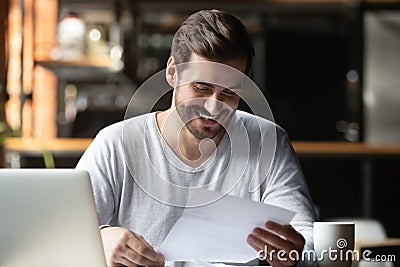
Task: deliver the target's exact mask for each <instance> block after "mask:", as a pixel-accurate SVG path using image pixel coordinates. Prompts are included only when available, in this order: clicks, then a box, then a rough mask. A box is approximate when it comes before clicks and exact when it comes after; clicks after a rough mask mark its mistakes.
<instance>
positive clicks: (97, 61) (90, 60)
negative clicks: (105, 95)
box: [36, 56, 114, 68]
mask: <svg viewBox="0 0 400 267" xmlns="http://www.w3.org/2000/svg"><path fill="white" fill-rule="evenodd" d="M113 63H114V62H113V61H112V59H111V58H110V57H109V56H96V57H94V56H91V57H89V56H86V57H82V58H79V59H77V60H52V59H44V60H37V61H36V64H40V65H42V66H44V67H48V68H58V67H93V68H111V67H112V66H113Z"/></svg>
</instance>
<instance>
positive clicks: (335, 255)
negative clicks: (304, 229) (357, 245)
mask: <svg viewBox="0 0 400 267" xmlns="http://www.w3.org/2000/svg"><path fill="white" fill-rule="evenodd" d="M314 250H315V252H316V257H317V260H318V266H320V267H350V266H351V264H352V262H353V261H354V260H355V258H356V255H355V254H354V223H352V222H314Z"/></svg>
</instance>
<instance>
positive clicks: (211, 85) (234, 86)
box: [193, 81, 242, 90]
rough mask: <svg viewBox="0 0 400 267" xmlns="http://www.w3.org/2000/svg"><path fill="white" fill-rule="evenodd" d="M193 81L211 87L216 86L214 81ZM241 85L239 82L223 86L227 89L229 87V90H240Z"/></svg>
mask: <svg viewBox="0 0 400 267" xmlns="http://www.w3.org/2000/svg"><path fill="white" fill-rule="evenodd" d="M193 83H198V84H201V85H205V86H209V87H212V88H214V84H212V83H207V82H202V81H194V82H193ZM241 86H242V85H239V84H237V85H236V84H235V85H233V86H230V87H225V86H222V87H224V88H225V89H228V90H240V88H241Z"/></svg>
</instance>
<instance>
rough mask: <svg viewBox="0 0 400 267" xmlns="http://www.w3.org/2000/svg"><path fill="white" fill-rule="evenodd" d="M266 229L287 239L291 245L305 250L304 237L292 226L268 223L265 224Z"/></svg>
mask: <svg viewBox="0 0 400 267" xmlns="http://www.w3.org/2000/svg"><path fill="white" fill-rule="evenodd" d="M265 227H266V228H267V229H269V230H271V231H273V232H275V233H276V234H278V235H280V236H281V237H283V238H285V239H286V240H288V241H290V242H291V243H293V244H295V245H297V246H301V248H303V246H304V243H305V240H304V237H303V236H302V235H301V234H300V233H299V232H297V231H296V230H295V229H294V228H293V226H291V225H290V224H289V225H282V224H279V223H276V222H273V221H268V222H266V223H265Z"/></svg>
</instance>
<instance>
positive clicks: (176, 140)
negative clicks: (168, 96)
mask: <svg viewBox="0 0 400 267" xmlns="http://www.w3.org/2000/svg"><path fill="white" fill-rule="evenodd" d="M156 121H157V126H158V128H159V130H160V132H161V135H162V136H163V138H164V140H165V141H166V142H167V144H168V146H169V147H170V148H171V149H172V150H173V151H174V153H175V154H176V155H177V156H178V157H179V158H180V159H181V160H182V161H183V162H185V163H186V164H187V165H189V166H191V167H198V166H200V165H201V164H202V163H204V162H205V161H206V160H207V159H208V158H209V157H210V156H211V154H212V153H213V152H214V151H215V149H216V146H218V144H219V143H220V142H221V140H222V137H223V136H224V132H223V131H221V133H220V134H218V135H217V136H216V137H215V138H213V139H202V140H199V139H197V138H196V137H194V136H193V134H192V133H191V132H190V131H189V130H188V129H187V127H186V126H185V125H184V124H183V122H182V120H181V118H180V117H179V115H178V113H177V112H176V109H175V108H170V109H168V110H166V111H163V112H160V113H157V114H156Z"/></svg>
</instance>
